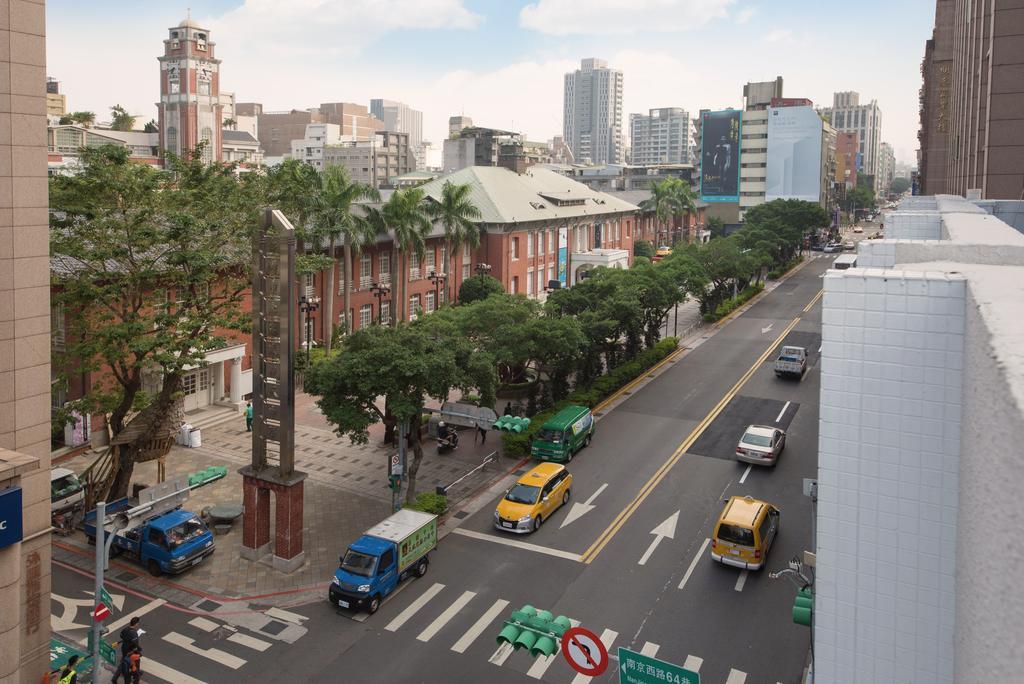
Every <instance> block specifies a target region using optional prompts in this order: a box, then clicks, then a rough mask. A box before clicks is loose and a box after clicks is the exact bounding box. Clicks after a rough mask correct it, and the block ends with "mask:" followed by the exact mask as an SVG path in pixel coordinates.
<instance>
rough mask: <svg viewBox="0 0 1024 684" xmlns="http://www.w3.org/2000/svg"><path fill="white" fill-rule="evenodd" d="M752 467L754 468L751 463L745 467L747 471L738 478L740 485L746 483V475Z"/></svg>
mask: <svg viewBox="0 0 1024 684" xmlns="http://www.w3.org/2000/svg"><path fill="white" fill-rule="evenodd" d="M753 467H754V464H753V463H751V464H750V465H748V466H747V469H746V470H744V471H743V476H742V477H740V484H743V483H744V482H746V481H747V475H749V474H750V469H751V468H753Z"/></svg>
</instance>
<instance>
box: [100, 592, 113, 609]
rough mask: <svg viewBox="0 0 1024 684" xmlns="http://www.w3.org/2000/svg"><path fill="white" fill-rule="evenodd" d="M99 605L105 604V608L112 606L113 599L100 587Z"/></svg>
mask: <svg viewBox="0 0 1024 684" xmlns="http://www.w3.org/2000/svg"><path fill="white" fill-rule="evenodd" d="M100 603H103V604H106V606H107V608H112V607H113V606H114V599H112V598H110V594H108V593H107V590H106V589H105V588H104V587H100Z"/></svg>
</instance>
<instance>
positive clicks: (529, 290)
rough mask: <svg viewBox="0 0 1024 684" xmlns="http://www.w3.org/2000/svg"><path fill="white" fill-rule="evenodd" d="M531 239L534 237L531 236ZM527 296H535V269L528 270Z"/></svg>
mask: <svg viewBox="0 0 1024 684" xmlns="http://www.w3.org/2000/svg"><path fill="white" fill-rule="evenodd" d="M530 239H531V240H532V239H533V237H532V236H531V238H530ZM526 296H527V297H532V296H533V269H532V268H528V269H526Z"/></svg>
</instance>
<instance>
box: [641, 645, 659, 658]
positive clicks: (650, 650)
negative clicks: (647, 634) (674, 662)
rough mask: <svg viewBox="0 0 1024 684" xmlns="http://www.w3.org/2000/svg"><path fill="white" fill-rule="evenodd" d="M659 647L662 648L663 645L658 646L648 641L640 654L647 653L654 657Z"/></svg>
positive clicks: (646, 654)
mask: <svg viewBox="0 0 1024 684" xmlns="http://www.w3.org/2000/svg"><path fill="white" fill-rule="evenodd" d="M659 648H661V646H658V644H652V643H651V642H650V641H648V642H647V643H645V644H644V647H643V648H641V649H640V655H645V656H649V657H651V658H653V657H654V656H656V655H658V649H659Z"/></svg>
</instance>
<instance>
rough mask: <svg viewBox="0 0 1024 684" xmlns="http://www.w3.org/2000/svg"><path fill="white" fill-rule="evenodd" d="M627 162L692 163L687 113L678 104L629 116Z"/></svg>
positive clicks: (642, 163) (639, 164) (688, 115)
mask: <svg viewBox="0 0 1024 684" xmlns="http://www.w3.org/2000/svg"><path fill="white" fill-rule="evenodd" d="M629 141H630V148H631V151H632V156H631V160H630V163H632V164H636V165H638V166H645V165H653V164H692V163H693V158H692V156H691V152H692V147H693V143H692V140H691V137H690V114H689V112H687V111H686V110H685V109H683V108H681V107H662V108H660V109H651V110H649V111H648V113H647V115H643V114H630V115H629Z"/></svg>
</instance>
